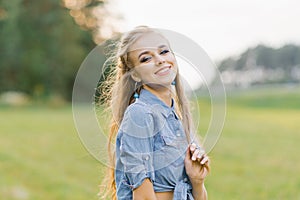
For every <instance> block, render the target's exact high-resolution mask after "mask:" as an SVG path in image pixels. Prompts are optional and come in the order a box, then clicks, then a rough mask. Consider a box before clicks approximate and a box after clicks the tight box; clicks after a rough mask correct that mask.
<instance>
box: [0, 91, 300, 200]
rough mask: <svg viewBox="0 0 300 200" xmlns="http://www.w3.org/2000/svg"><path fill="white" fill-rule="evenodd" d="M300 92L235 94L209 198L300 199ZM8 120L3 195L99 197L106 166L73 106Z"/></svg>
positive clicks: (2, 147) (1, 161) (6, 111)
mask: <svg viewBox="0 0 300 200" xmlns="http://www.w3.org/2000/svg"><path fill="white" fill-rule="evenodd" d="M297 91H300V90H290V91H288V90H282V89H277V90H275V89H274V90H264V91H263V90H254V91H244V92H238V93H234V94H233V93H229V94H228V102H227V116H226V122H225V126H224V129H223V132H222V135H221V137H220V139H219V141H218V143H217V145H216V146H215V148H214V149H213V151H212V152H210V157H211V160H212V172H211V174H210V175H209V177H208V178H207V180H206V187H207V190H208V193H209V199H212V200H215V199H217V200H218V199H222V200H223V199H228V200H232V199H243V200H244V199H249V200H250V199H251V200H252V199H280V200H281V199H300V176H299V169H300V157H299V154H300V149H299V141H300V134H299V130H300V106H299V105H300V94H298V93H299V92H298V93H297ZM278 99H279V100H278ZM258 102H259V103H258ZM283 104H284V105H285V106H282V105H283ZM201 105H203V107H204V109H203V113H204V114H202V115H203V116H202V115H201V120H202V121H203V123H202V124H203V126H202V125H201V126H200V129H202V130H203V131H204V130H205V127H206V126H207V123H208V122H209V117H210V114H209V113H208V114H207V115H205V112H208V111H209V109H208V106H207V107H205V105H208V104H207V103H206V102H205V101H202V102H201ZM0 119H1V120H0V135H1V140H0V199H8V200H10V199H30V200H31V199H45V200H47V199H49V200H50V199H51V200H52V199H72V200H73V199H98V198H97V192H98V185H99V183H100V179H101V177H102V175H103V173H104V171H103V166H102V164H100V163H99V162H98V161H97V160H95V159H94V158H93V157H92V156H90V155H89V153H88V152H87V151H86V150H85V148H84V147H83V145H82V144H81V142H80V139H79V137H78V136H77V133H76V129H75V127H74V123H73V116H72V110H71V107H68V106H66V107H62V108H46V107H36V108H35V107H24V108H10V107H1V108H0Z"/></svg>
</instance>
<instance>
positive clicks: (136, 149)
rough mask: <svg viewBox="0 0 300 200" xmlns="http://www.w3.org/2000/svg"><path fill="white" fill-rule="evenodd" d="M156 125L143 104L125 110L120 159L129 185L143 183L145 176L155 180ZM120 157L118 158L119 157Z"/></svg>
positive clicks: (121, 131)
mask: <svg viewBox="0 0 300 200" xmlns="http://www.w3.org/2000/svg"><path fill="white" fill-rule="evenodd" d="M153 136H154V125H153V117H152V115H151V112H149V111H147V110H145V109H144V107H141V106H134V107H130V109H128V111H127V112H125V115H124V118H123V121H122V125H121V127H120V132H119V141H120V146H119V150H120V154H119V159H120V162H121V163H122V166H123V171H124V175H125V178H126V180H127V181H128V184H129V186H130V187H131V188H132V189H135V188H137V187H138V186H140V185H141V184H142V182H143V181H144V179H145V178H149V179H150V180H151V181H152V182H153V181H154V180H155V177H154V168H153V145H154V143H153V142H154V141H153ZM117 159H118V158H117Z"/></svg>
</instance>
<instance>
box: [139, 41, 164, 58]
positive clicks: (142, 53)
mask: <svg viewBox="0 0 300 200" xmlns="http://www.w3.org/2000/svg"><path fill="white" fill-rule="evenodd" d="M164 47H168V46H167V45H165V44H162V45H159V46H158V48H159V49H161V48H164ZM148 53H149V51H148V50H145V51H142V52H141V53H140V54H139V57H138V59H140V57H141V56H142V55H144V54H148Z"/></svg>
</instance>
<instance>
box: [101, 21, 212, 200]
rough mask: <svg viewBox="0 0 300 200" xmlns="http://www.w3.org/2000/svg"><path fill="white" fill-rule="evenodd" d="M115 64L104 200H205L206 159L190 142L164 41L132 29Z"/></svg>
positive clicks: (148, 30)
mask: <svg viewBox="0 0 300 200" xmlns="http://www.w3.org/2000/svg"><path fill="white" fill-rule="evenodd" d="M116 60H117V63H116V67H115V72H114V73H112V74H113V76H111V77H110V78H112V77H113V78H114V80H113V87H112V88H111V91H110V107H111V109H112V117H113V119H112V123H111V129H110V137H109V141H110V142H109V144H111V143H115V144H116V145H115V149H114V148H112V146H111V145H109V151H110V156H111V158H112V159H111V162H112V165H113V166H115V167H114V169H110V170H111V173H109V174H108V181H109V182H107V179H106V180H105V185H107V184H108V183H110V184H108V185H109V190H108V193H110V194H111V195H112V196H111V197H110V199H111V198H112V199H119V200H123V199H124V200H129V199H137V200H146V199H149V200H157V199H158V200H172V199H175V200H179V199H180V200H185V199H187V200H193V199H195V200H198V199H199V200H200V199H201V200H203V199H207V192H206V189H205V186H204V179H205V178H206V176H207V174H208V172H209V169H210V168H209V158H208V157H207V155H206V154H205V153H204V151H203V150H202V149H201V148H200V147H199V146H198V145H197V144H196V142H195V141H194V140H193V138H192V133H193V132H194V130H193V128H192V119H191V114H190V111H189V107H188V100H187V98H186V97H185V95H184V91H183V86H182V84H181V81H180V75H179V71H178V66H177V62H176V58H175V56H174V53H173V52H172V50H171V47H170V44H169V42H168V40H167V39H166V38H165V37H164V36H163V35H162V34H160V33H159V32H157V31H156V30H154V29H151V28H148V27H144V26H143V27H137V28H135V29H134V30H132V31H130V32H128V33H127V34H126V35H124V36H123V38H122V39H121V41H120V44H119V48H118V52H117V54H116ZM107 83H109V81H108V82H107ZM104 87H105V86H104ZM106 88H107V87H106ZM108 88H109V87H108Z"/></svg>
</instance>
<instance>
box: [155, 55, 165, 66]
mask: <svg viewBox="0 0 300 200" xmlns="http://www.w3.org/2000/svg"><path fill="white" fill-rule="evenodd" d="M155 61H156V65H157V66H159V65H161V64H163V63H165V62H166V59H165V58H164V57H163V56H162V55H160V54H157V55H156V60H155Z"/></svg>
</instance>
